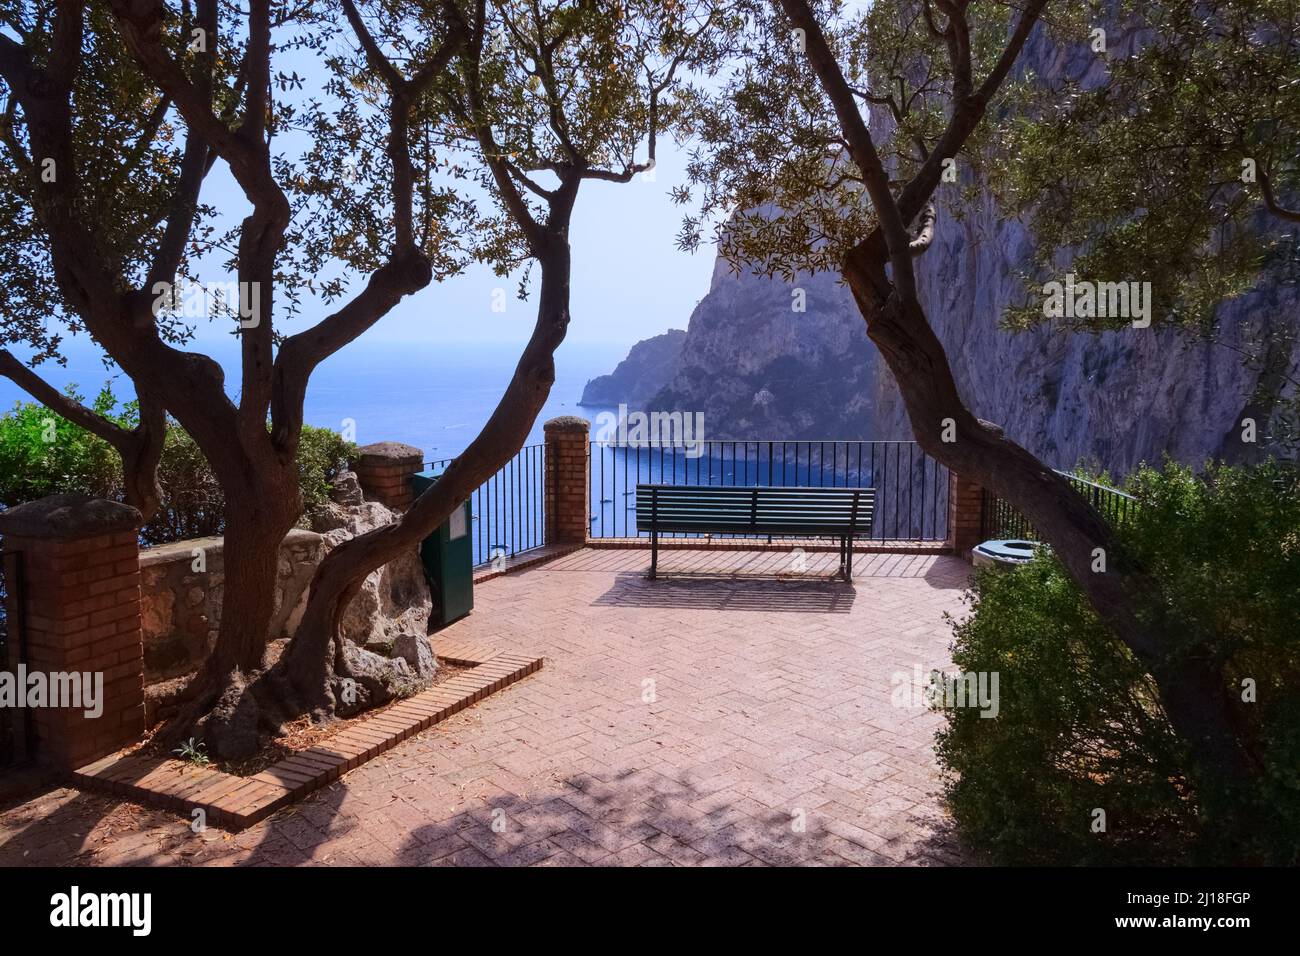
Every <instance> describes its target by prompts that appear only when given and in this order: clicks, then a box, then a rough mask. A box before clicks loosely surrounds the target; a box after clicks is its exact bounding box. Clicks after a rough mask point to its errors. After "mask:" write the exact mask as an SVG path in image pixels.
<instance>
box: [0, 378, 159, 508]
mask: <svg viewBox="0 0 1300 956" xmlns="http://www.w3.org/2000/svg"><path fill="white" fill-rule="evenodd" d="M66 392H67V394H68V395H70V396H71V397H72V398H74V399H76V400H77V401H78V402H84V401H85V399H84V397H83V396H82V395H80V394H79V393H78V392H77V390H76V388H75V386H69V387H68V389H67V390H66ZM116 407H117V400H116V399H115V398H114V397H113V393H112V391H111V390H110V389H109V388H108V387H107V386H106V387H105V388H104V389H103V390H102V391H101V392H100V393H99V395H98V396H96V398H95V400H94V402H92V403H91V408H93V409H94V410H95V411H96V412H98V413H99V414H100V415H103V416H105V417H106V418H110V419H112V420H113V421H116V422H117V423H119V424H127V423H128V422H129V421H130V419H131V416H132V414H133V412H134V410H133V408H131V407H128V408H127V409H126V410H125V411H124V412H122V413H120V414H119V413H117V412H116V411H115V410H116ZM131 423H132V424H134V423H133V422H131ZM121 486H122V463H121V460H120V459H119V458H118V456H117V452H115V451H114V450H113V448H112V446H110V445H109V444H107V443H106V442H104V441H102V440H100V439H99V438H96V437H95V436H94V435H92V434H90V432H88V431H86V430H85V429H84V428H81V427H80V426H77V425H74V424H72V423H71V422H69V421H67V420H66V419H63V418H60V417H59V416H58V415H56V414H54V412H52V411H50V410H49V409H48V408H46V407H45V406H44V405H40V404H37V403H33V402H29V403H27V404H18V405H15V406H14V409H13V411H11V412H8V413H6V414H5V415H4V416H3V417H0V502H3V503H4V504H6V505H15V504H19V503H21V502H24V501H32V500H34V499H36V498H44V497H45V496H46V495H52V494H58V493H60V492H67V491H84V492H86V493H88V494H92V495H96V496H99V497H112V496H113V495H115V494H120V493H121Z"/></svg>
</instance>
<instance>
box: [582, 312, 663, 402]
mask: <svg viewBox="0 0 1300 956" xmlns="http://www.w3.org/2000/svg"><path fill="white" fill-rule="evenodd" d="M685 342H686V333H685V331H683V330H682V329H669V330H668V331H667V332H664V333H663V334H662V335H656V336H654V337H652V338H648V339H645V340H643V341H641V342H638V343H637V344H636V345H634V346H632V350H631V351H630V352H628V354H627V358H625V359H624V360H623V361H621V362H619V363H618V366H617V367H616V368H615V369H614V371H613V372H611V373H610V374H609V375H598V376H596V377H595V378H593V379H592V380H591V381H589V382H588V383H587V386H586V388H584V389H583V390H582V398H581V399H580V400H579V402H578V404H579V405H588V406H592V405H595V406H601V405H618V404H620V403H626V404H627V406H628V407H629V408H639V407H641V406H642V405H643V404H644V403H645V402H647V401H648V400H649V399H651V398H653V397H654V396H655V395H656V394H657V393H658V392H659V390H660V389H661V388H663V387H664V386H665V385H667V384H668V381H669V380H670V379H671V378H672V377H673V375H674V374H675V373H676V371H677V365H678V362H679V361H680V359H681V356H682V345H683V344H684V343H685Z"/></svg>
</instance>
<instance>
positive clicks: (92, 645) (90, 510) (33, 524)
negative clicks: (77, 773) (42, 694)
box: [0, 494, 144, 769]
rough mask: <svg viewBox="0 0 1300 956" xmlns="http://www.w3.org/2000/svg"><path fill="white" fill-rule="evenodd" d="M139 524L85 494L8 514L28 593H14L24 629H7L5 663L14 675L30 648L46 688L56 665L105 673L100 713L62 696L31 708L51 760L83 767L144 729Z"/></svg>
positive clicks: (5, 527)
mask: <svg viewBox="0 0 1300 956" xmlns="http://www.w3.org/2000/svg"><path fill="white" fill-rule="evenodd" d="M139 527H140V512H138V511H136V510H135V509H134V508H132V507H129V506H128V505H124V504H120V503H119V502H116V501H104V500H103V499H98V498H90V497H88V496H86V495H79V494H63V495H51V496H50V497H48V498H42V499H41V500H39V501H32V502H28V503H27V504H23V505H18V506H17V507H15V508H10V509H9V510H8V511H6V512H4V513H2V514H0V535H3V536H4V544H5V551H6V552H7V553H8V552H17V554H18V560H17V563H18V564H20V565H21V591H22V593H21V596H18V595H14V594H11V595H10V599H9V600H10V607H9V609H10V614H11V615H12V616H11V618H10V620H11V621H12V620H14V619H15V618H16V619H17V620H18V621H19V627H20V633H18V634H10V635H9V645H10V648H11V653H10V661H9V662H8V665H7V669H8V670H9V671H10V673H16V671H17V664H18V655H19V654H20V653H21V652H22V651H23V649H25V651H26V660H25V662H24V663H25V665H26V672H27V674H28V675H29V677H30V675H32V674H35V673H38V672H39V673H42V674H44V675H45V676H46V680H47V682H48V683H47V686H50V687H53V682H51V681H50V677H51V675H53V674H56V673H57V674H69V675H70V674H72V673H77V674H80V675H82V683H84V682H85V679H86V675H87V674H90V675H92V677H91V678H90V679H91V680H92V681H93V680H94V677H93V675H96V674H102V675H103V685H102V688H103V689H102V694H101V696H100V700H99V703H100V706H102V708H103V710H102V713H100V714H99V716H97V717H87V716H86V713H85V710H86V708H85V707H83V706H77V707H62V708H55V707H51V706H48V704H49V703H54V701H47V706H44V707H33V708H29V709H28V710H27V712H26V715H25V716H26V719H27V720H28V721H30V722H31V725H32V727H33V731H34V737H35V741H34V743H35V748H36V751H35V754H34V756H35V757H36V759H37V760H38V761H40V762H41V763H43V764H47V765H49V766H54V767H59V768H65V769H76V768H78V767H83V766H85V765H86V764H88V763H90V762H92V761H94V760H97V759H99V758H100V757H104V756H107V755H108V754H111V753H113V752H114V751H117V750H120V749H121V748H123V747H125V746H128V745H129V744H133V743H135V742H137V741H138V740H139V739H140V737H141V735H142V734H143V733H144V642H143V639H142V637H141V632H140V545H139V539H138V538H137V529H138V528H139ZM15 611H17V612H18V613H17V614H14V612H15ZM29 686H30V680H29ZM84 693H85V692H84V691H83V694H84ZM84 702H85V701H84V699H83V703H84Z"/></svg>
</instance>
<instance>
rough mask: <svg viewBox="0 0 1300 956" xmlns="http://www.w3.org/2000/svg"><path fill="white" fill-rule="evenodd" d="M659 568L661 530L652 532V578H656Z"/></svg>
mask: <svg viewBox="0 0 1300 956" xmlns="http://www.w3.org/2000/svg"><path fill="white" fill-rule="evenodd" d="M658 570H659V532H658V531H651V532H650V580H651V581H653V580H654V579H655V573H656V572H657V571H658Z"/></svg>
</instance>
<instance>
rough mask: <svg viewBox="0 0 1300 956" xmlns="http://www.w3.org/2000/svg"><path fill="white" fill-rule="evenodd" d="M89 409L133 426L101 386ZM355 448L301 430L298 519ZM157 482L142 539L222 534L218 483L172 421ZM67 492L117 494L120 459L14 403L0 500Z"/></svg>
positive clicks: (3, 445) (4, 438)
mask: <svg viewBox="0 0 1300 956" xmlns="http://www.w3.org/2000/svg"><path fill="white" fill-rule="evenodd" d="M68 394H70V395H71V396H72V397H73V398H76V399H77V400H78V401H82V398H81V396H80V395H78V394H77V392H76V390H75V387H69V389H68ZM93 407H94V409H95V410H96V411H97V412H99V413H100V414H101V415H104V416H106V417H108V418H111V419H112V420H114V421H116V422H117V423H118V424H120V425H124V426H126V427H133V426H134V425H135V424H136V422H137V421H138V418H137V409H136V407H135V404H134V403H128V404H126V405H124V406H122V408H121V409H119V408H118V402H117V399H116V398H115V397H114V396H113V393H112V390H111V389H110V388H108V387H107V386H105V387H104V389H103V390H102V391H101V392H100V393H99V395H98V396H97V398H96V399H95V402H94V405H93ZM355 450H356V446H355V445H353V444H352V443H351V442H347V441H344V440H343V439H342V438H341V437H340V436H339V435H338V434H337V433H335V432H332V431H330V430H329V429H328V428H316V427H313V426H310V425H307V426H304V427H303V430H302V437H301V439H300V442H299V448H298V469H299V475H300V476H301V482H302V499H303V514H310V513H311V511H312V510H313V509H315V508H317V507H319V506H320V505H321V504H323V503H324V502H325V500H326V499H327V497H328V496H329V492H330V487H331V483H332V482H333V480H334V477H335V476H336V475H337V474H338V473H339V471H340V470H342V469H343V468H344V467H346V465H347V461H348V459H349V458H350V457H351V456H352V455H353V454H354V453H355ZM158 478H159V482H160V484H161V485H162V489H163V499H162V504H161V506H160V507H159V509H158V514H156V515H155V516H154V518H153V520H152V521H150V522H149V523H148V524H147V525H146V526H145V527H144V528H142V529H141V532H140V534H141V537H142V538H144V539H145V541H147V542H148V543H150V544H161V543H163V542H165V541H178V540H183V539H186V538H196V537H202V536H205V535H215V534H221V532H222V529H223V528H224V527H225V519H226V502H225V498H224V496H223V495H222V493H221V486H220V485H219V484H218V483H217V479H216V476H215V475H214V474H213V473H212V468H211V467H210V466H209V464H208V462H207V459H206V458H204V457H203V453H202V452H201V451H200V450H199V447H198V445H197V444H195V442H194V439H193V438H191V437H190V436H189V434H188V433H187V432H186V431H185V430H184V429H183V428H181V427H180V425H178V424H177V423H176V422H174V421H172V420H171V419H168V422H167V437H166V441H165V443H164V446H163V454H162V457H161V459H160V460H159V463H158ZM68 491H80V492H85V493H86V494H91V495H95V496H97V497H104V498H120V497H121V495H122V462H121V459H120V458H119V457H118V455H117V452H116V451H114V449H113V448H112V446H111V445H109V444H108V443H107V442H105V441H103V440H102V439H100V438H97V437H96V436H94V435H92V434H91V433H90V432H87V431H86V430H85V429H83V428H81V427H80V426H77V425H74V424H72V423H71V422H68V421H66V420H64V419H62V418H60V417H59V416H57V415H55V414H54V413H53V412H51V411H50V410H49V409H48V408H46V407H45V406H44V405H40V404H36V403H26V404H18V405H16V406H15V408H14V410H13V411H11V412H8V413H6V414H5V415H3V416H0V503H3V504H5V505H15V504H19V503H21V502H24V501H32V500H34V499H36V498H43V497H45V496H46V495H51V494H56V493H59V492H68Z"/></svg>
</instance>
